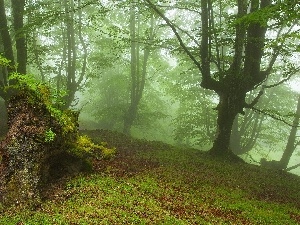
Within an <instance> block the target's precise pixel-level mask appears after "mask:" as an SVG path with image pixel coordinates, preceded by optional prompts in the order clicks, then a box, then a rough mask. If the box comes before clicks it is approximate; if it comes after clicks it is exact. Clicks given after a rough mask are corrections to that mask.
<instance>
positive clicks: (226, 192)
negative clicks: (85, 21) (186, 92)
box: [0, 130, 300, 225]
mask: <svg viewBox="0 0 300 225" xmlns="http://www.w3.org/2000/svg"><path fill="white" fill-rule="evenodd" d="M85 134H88V135H89V136H90V137H91V138H92V140H93V141H94V142H95V143H99V144H101V142H107V143H111V144H113V145H114V146H115V147H116V148H117V149H118V151H117V153H116V155H115V157H114V158H113V159H111V160H102V159H99V160H97V159H95V161H94V168H95V172H94V173H92V174H81V175H79V176H77V177H74V178H72V179H71V178H70V179H68V180H67V181H65V182H61V183H58V184H53V185H52V186H51V192H49V193H51V194H49V195H48V196H47V198H46V199H45V201H44V202H43V203H42V204H41V205H40V206H39V207H37V208H35V209H26V208H22V207H19V208H14V209H6V210H4V211H3V213H2V214H1V215H0V224H30V225H31V224H80V225H81V224H89V225H90V224H166V225H168V224H170V225H173V224H175V225H176V224H178V225H179V224H182V225H184V224H275V225H276V224H278V225H279V224H285V225H288V224H299V223H300V203H299V199H300V193H299V188H300V179H299V177H297V176H295V175H292V174H288V173H285V172H276V171H271V170H265V169H262V168H260V167H257V166H253V165H248V164H243V163H240V162H239V163H229V162H228V161H223V160H221V159H217V160H216V159H214V158H212V157H211V156H209V155H207V154H205V153H202V152H199V151H197V150H192V149H189V150H188V149H180V148H175V147H172V146H169V145H166V144H163V143H160V142H153V141H151V142H150V141H146V140H134V139H132V138H129V137H127V136H125V135H121V134H117V133H114V132H107V131H100V130H99V131H86V132H85ZM107 147H108V148H110V146H107Z"/></svg>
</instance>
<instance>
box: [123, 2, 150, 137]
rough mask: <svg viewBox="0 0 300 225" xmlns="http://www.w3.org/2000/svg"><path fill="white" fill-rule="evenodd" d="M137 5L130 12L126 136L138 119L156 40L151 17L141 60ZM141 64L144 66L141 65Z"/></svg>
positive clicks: (125, 117) (124, 130) (125, 118)
mask: <svg viewBox="0 0 300 225" xmlns="http://www.w3.org/2000/svg"><path fill="white" fill-rule="evenodd" d="M138 9H139V8H138V7H136V6H135V4H133V5H132V7H131V10H130V39H131V54H130V57H131V60H130V74H131V90H130V93H131V94H130V105H129V107H128V110H127V112H126V113H125V116H124V129H123V132H124V133H125V134H130V129H131V127H132V125H133V122H134V120H135V119H136V117H137V113H138V106H139V103H140V101H141V99H142V95H143V91H144V87H145V82H146V74H147V66H148V59H149V55H150V43H151V41H152V40H153V38H154V17H153V15H151V18H150V28H149V29H148V31H147V32H146V35H147V39H148V40H147V42H150V43H146V44H145V45H144V50H143V59H142V60H141V57H140V51H141V46H140V45H141V44H140V41H141V39H140V23H141V21H140V20H141V18H140V16H139V14H140V12H139V11H138ZM140 62H141V63H142V64H140Z"/></svg>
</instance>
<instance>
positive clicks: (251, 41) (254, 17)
mask: <svg viewBox="0 0 300 225" xmlns="http://www.w3.org/2000/svg"><path fill="white" fill-rule="evenodd" d="M145 2H146V4H147V5H148V6H149V7H150V8H152V9H153V11H154V12H155V13H157V14H158V15H160V17H161V18H162V19H163V20H164V21H165V23H166V24H167V25H168V26H169V27H170V28H171V29H172V31H173V32H174V35H175V36H176V37H177V39H178V41H179V43H180V46H181V48H182V49H183V51H184V52H186V54H187V55H188V56H189V58H190V59H191V60H192V62H193V63H194V64H195V66H196V67H197V68H198V69H199V72H200V74H201V77H202V80H201V87H203V88H205V89H209V90H213V91H214V92H215V93H217V94H218V96H219V104H218V106H217V109H216V110H217V112H218V116H217V135H216V139H215V141H214V143H213V147H212V148H211V150H210V152H211V153H212V154H215V155H225V156H229V157H230V156H232V155H233V154H232V152H231V150H230V148H229V144H230V135H231V130H232V125H233V121H234V119H235V117H236V116H237V115H238V114H239V113H240V114H244V109H245V108H252V107H253V106H254V105H255V104H256V103H257V102H258V99H259V98H260V97H261V95H262V94H263V92H262V91H261V92H259V94H258V95H257V96H256V97H255V98H254V100H253V101H252V102H250V103H247V102H246V95H247V93H248V92H250V91H251V90H254V89H255V88H257V87H258V86H259V85H261V84H262V83H263V82H264V81H265V80H266V79H267V78H268V76H269V75H270V74H271V72H272V68H273V65H274V63H275V61H276V59H277V58H278V56H279V55H280V54H281V55H282V56H283V57H284V56H285V55H284V54H283V51H282V50H283V49H284V47H283V44H284V41H285V40H286V38H282V37H281V39H280V40H281V41H279V40H278V39H276V43H277V46H275V47H274V46H273V48H269V49H268V50H269V51H271V53H268V52H267V51H266V46H267V44H268V43H269V42H272V40H271V41H270V40H268V39H267V38H266V33H267V30H268V29H269V30H272V29H273V30H278V27H279V30H281V31H282V30H284V29H283V28H285V27H287V26H291V24H293V21H295V13H292V14H290V10H289V9H290V8H289V7H296V8H297V7H299V5H298V4H297V2H296V1H290V5H289V7H286V6H285V3H280V2H279V3H276V4H272V2H271V1H270V0H261V1H259V0H251V1H246V0H238V1H237V3H233V2H231V4H232V5H234V6H235V7H236V8H237V13H236V15H234V16H233V17H234V20H233V21H232V20H231V21H230V20H228V21H230V22H231V24H229V25H228V24H226V25H225V24H224V23H223V22H221V23H219V24H218V26H227V27H228V28H229V29H228V30H232V31H234V36H235V37H234V40H232V44H231V45H229V46H230V47H231V48H232V52H233V53H232V57H231V58H229V60H228V57H224V56H223V55H222V53H220V51H219V50H220V46H221V45H222V42H224V38H223V36H224V34H222V33H220V32H219V31H220V30H218V29H217V25H216V22H217V21H216V20H215V17H214V13H215V11H216V9H217V7H219V11H221V12H222V13H224V11H222V10H223V8H222V7H223V6H222V4H219V5H218V4H217V2H212V1H211V0H201V4H200V5H199V7H200V9H201V40H200V41H199V43H200V44H199V45H198V53H199V54H198V55H195V54H194V52H192V51H191V50H190V49H189V47H188V46H187V45H186V44H185V43H184V40H183V38H182V36H181V35H180V29H178V28H177V27H176V25H175V24H174V22H172V21H171V20H170V19H169V18H167V17H166V16H165V15H164V14H163V13H162V12H161V10H160V9H159V8H158V6H156V5H155V4H154V3H153V2H152V1H151V0H145ZM248 4H249V7H250V8H249V9H250V10H248ZM175 7H176V4H175ZM278 11H280V13H283V14H285V15H287V17H285V18H284V20H280V19H276V18H275V17H274V16H273V15H274V14H277V13H279V12H278ZM271 20H273V22H274V23H272V24H273V26H272V24H270V21H271ZM223 21H224V19H223ZM287 21H289V23H287ZM274 24H275V25H274ZM276 27H277V28H276ZM221 31H222V32H223V30H221ZM288 33H291V29H290V30H288V31H287V32H286V33H281V35H282V36H285V37H287V36H288ZM227 34H228V32H227ZM228 35H232V34H230V33H229V34H228ZM228 38H230V39H231V36H229V37H228ZM278 46H279V47H278ZM290 50H291V49H290ZM292 51H295V49H293V50H292ZM267 56H268V59H267ZM297 70H298V69H295V68H294V67H293V69H291V70H290V71H289V72H290V73H291V74H292V73H294V72H295V71H297Z"/></svg>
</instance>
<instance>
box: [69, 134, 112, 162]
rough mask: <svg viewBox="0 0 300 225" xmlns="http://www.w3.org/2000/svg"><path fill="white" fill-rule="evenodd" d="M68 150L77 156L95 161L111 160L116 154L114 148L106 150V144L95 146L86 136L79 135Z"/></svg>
mask: <svg viewBox="0 0 300 225" xmlns="http://www.w3.org/2000/svg"><path fill="white" fill-rule="evenodd" d="M70 150H71V152H72V153H74V154H75V155H77V156H80V157H87V158H88V157H91V158H97V159H111V158H113V157H114V156H115V154H116V148H108V147H107V143H106V142H101V143H100V144H95V143H94V142H93V141H92V140H91V138H89V137H88V136H87V135H79V136H78V137H77V141H76V145H75V146H74V147H73V148H72V149H70Z"/></svg>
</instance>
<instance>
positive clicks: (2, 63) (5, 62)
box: [0, 54, 11, 67]
mask: <svg viewBox="0 0 300 225" xmlns="http://www.w3.org/2000/svg"><path fill="white" fill-rule="evenodd" d="M10 63H11V60H9V59H7V58H5V57H3V56H2V55H1V54H0V66H3V67H9V66H10Z"/></svg>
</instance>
